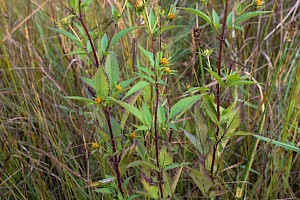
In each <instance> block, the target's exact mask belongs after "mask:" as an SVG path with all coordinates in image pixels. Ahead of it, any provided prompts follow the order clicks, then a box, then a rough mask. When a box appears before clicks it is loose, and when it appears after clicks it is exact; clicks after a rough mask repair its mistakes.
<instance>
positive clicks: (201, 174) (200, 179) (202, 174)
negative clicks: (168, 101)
mask: <svg viewBox="0 0 300 200" xmlns="http://www.w3.org/2000/svg"><path fill="white" fill-rule="evenodd" d="M189 176H190V177H191V178H192V179H193V181H194V182H195V184H196V185H197V186H198V188H199V189H200V191H201V192H202V194H203V195H204V196H206V197H207V196H208V191H209V189H210V188H211V187H212V185H213V181H212V179H211V177H210V176H209V174H208V172H207V170H206V169H205V166H204V165H203V164H200V170H199V171H198V170H195V169H191V172H190V174H189Z"/></svg>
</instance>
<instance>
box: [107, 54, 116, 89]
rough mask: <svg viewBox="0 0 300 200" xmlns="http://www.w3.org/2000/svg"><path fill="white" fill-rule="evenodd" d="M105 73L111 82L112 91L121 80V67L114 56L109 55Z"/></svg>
mask: <svg viewBox="0 0 300 200" xmlns="http://www.w3.org/2000/svg"><path fill="white" fill-rule="evenodd" d="M105 71H106V74H107V76H108V79H109V82H110V90H112V88H113V87H114V86H115V84H116V83H117V82H118V80H119V65H118V62H117V60H116V58H115V57H114V56H113V55H112V54H108V55H107V57H106V63H105Z"/></svg>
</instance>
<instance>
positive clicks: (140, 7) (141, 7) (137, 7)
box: [134, 0, 145, 12]
mask: <svg viewBox="0 0 300 200" xmlns="http://www.w3.org/2000/svg"><path fill="white" fill-rule="evenodd" d="M134 7H135V10H136V11H137V12H142V11H143V10H144V7H145V5H144V2H143V0H136V2H135V6H134Z"/></svg>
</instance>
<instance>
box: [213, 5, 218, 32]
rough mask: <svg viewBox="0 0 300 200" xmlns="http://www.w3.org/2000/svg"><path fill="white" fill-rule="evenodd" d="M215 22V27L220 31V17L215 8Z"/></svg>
mask: <svg viewBox="0 0 300 200" xmlns="http://www.w3.org/2000/svg"><path fill="white" fill-rule="evenodd" d="M212 17H213V24H214V27H215V29H216V30H217V31H218V30H219V29H220V17H219V15H218V13H217V12H216V11H215V9H213V10H212Z"/></svg>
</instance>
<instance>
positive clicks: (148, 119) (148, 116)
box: [142, 103, 152, 126]
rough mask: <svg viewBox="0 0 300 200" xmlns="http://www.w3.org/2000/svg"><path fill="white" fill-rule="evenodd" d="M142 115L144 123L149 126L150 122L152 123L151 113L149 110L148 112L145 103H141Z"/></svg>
mask: <svg viewBox="0 0 300 200" xmlns="http://www.w3.org/2000/svg"><path fill="white" fill-rule="evenodd" d="M142 115H143V116H144V122H145V123H146V125H147V126H151V124H152V115H151V112H150V110H149V108H148V106H147V105H146V104H145V103H143V107H142Z"/></svg>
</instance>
